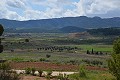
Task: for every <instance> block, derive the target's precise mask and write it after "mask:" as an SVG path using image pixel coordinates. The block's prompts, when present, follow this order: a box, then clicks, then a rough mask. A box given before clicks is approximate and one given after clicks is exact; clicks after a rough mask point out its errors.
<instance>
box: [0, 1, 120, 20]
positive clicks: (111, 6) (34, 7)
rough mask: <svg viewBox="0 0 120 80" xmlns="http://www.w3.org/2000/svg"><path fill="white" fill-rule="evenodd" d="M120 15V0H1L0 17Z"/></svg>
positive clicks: (33, 17)
mask: <svg viewBox="0 0 120 80" xmlns="http://www.w3.org/2000/svg"><path fill="white" fill-rule="evenodd" d="M76 16H89V17H93V16H99V17H103V18H106V17H120V0H0V19H2V18H5V19H11V20H31V19H32V20H36V19H48V18H60V17H76Z"/></svg>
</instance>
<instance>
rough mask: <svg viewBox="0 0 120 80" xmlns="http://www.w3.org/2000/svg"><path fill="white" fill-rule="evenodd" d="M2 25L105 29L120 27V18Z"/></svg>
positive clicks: (86, 18) (61, 19)
mask: <svg viewBox="0 0 120 80" xmlns="http://www.w3.org/2000/svg"><path fill="white" fill-rule="evenodd" d="M0 24H2V25H4V26H5V28H33V27H34V28H36V27H39V28H42V29H54V28H63V27H66V26H77V27H80V28H99V27H101V28H104V27H120V18H118V17H116V18H105V19H102V18H100V17H93V18H89V17H86V16H81V17H65V18H54V19H41V20H29V21H16V20H7V19H0Z"/></svg>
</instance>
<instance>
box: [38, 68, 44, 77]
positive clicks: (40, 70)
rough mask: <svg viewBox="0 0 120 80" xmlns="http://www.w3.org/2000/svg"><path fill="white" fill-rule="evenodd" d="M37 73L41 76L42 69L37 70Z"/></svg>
mask: <svg viewBox="0 0 120 80" xmlns="http://www.w3.org/2000/svg"><path fill="white" fill-rule="evenodd" d="M38 73H39V76H40V77H41V76H42V73H43V70H42V69H39V70H38Z"/></svg>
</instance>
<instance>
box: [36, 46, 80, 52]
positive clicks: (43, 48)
mask: <svg viewBox="0 0 120 80" xmlns="http://www.w3.org/2000/svg"><path fill="white" fill-rule="evenodd" d="M77 49H78V48H77V47H67V46H63V47H59V46H48V47H40V48H37V50H45V51H46V50H50V51H72V50H77Z"/></svg>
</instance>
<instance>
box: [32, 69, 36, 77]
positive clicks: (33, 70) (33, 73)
mask: <svg viewBox="0 0 120 80" xmlns="http://www.w3.org/2000/svg"><path fill="white" fill-rule="evenodd" d="M35 71H36V69H35V68H31V72H32V75H33V76H34V75H35Z"/></svg>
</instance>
